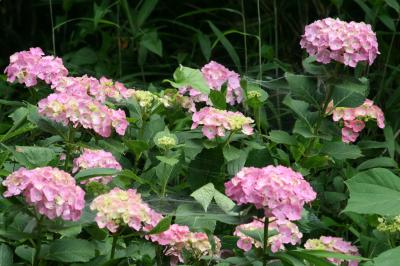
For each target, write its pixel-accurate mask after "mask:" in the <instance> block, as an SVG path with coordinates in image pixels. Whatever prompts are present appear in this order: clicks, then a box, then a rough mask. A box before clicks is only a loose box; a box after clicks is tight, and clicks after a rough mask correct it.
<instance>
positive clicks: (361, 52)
mask: <svg viewBox="0 0 400 266" xmlns="http://www.w3.org/2000/svg"><path fill="white" fill-rule="evenodd" d="M300 45H301V47H302V48H305V49H306V50H307V52H308V53H309V54H310V55H315V56H316V58H317V61H318V62H321V63H323V64H327V63H329V62H331V60H335V61H338V62H341V63H343V64H345V65H348V66H350V67H355V66H356V65H357V63H358V62H360V61H367V62H368V63H369V64H370V65H371V64H372V63H373V62H374V60H375V58H376V56H377V55H378V54H379V51H378V42H377V39H376V35H375V32H373V31H372V29H371V25H369V24H365V23H364V22H360V23H357V22H354V21H352V22H349V23H348V22H345V21H341V20H339V19H333V18H325V19H322V20H317V21H315V22H313V23H311V24H310V25H307V26H306V27H305V32H304V35H303V36H302V39H301V41H300Z"/></svg>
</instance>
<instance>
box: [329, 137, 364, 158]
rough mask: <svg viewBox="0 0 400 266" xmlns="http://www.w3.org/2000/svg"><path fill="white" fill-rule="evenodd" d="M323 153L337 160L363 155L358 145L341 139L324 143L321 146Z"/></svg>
mask: <svg viewBox="0 0 400 266" xmlns="http://www.w3.org/2000/svg"><path fill="white" fill-rule="evenodd" d="M321 153H324V154H327V155H329V156H331V157H332V158H334V159H337V160H345V159H356V158H359V157H361V156H363V155H362V153H361V150H360V148H359V147H358V146H356V145H349V144H346V143H343V142H341V141H336V142H326V143H324V144H323V145H322V147H321Z"/></svg>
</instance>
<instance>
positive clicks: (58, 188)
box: [3, 167, 85, 221]
mask: <svg viewBox="0 0 400 266" xmlns="http://www.w3.org/2000/svg"><path fill="white" fill-rule="evenodd" d="M3 185H4V186H6V187H7V191H6V192H5V193H4V196H5V197H11V196H16V195H20V194H23V195H24V197H25V200H26V202H27V203H28V204H30V205H32V206H34V207H35V208H36V210H37V211H38V212H39V213H40V214H43V215H45V216H46V217H48V218H49V219H55V218H56V217H61V218H62V219H64V220H72V221H77V220H79V218H80V217H81V214H82V210H83V208H84V207H85V199H84V197H85V192H84V191H83V190H82V189H81V188H80V187H79V186H77V185H76V184H75V179H74V178H73V177H72V176H71V175H70V174H68V173H66V172H64V171H61V170H59V169H57V168H52V167H42V168H36V169H33V170H27V169H25V168H20V169H18V170H17V171H15V172H14V173H12V174H11V175H9V176H8V177H7V178H6V179H5V180H4V181H3Z"/></svg>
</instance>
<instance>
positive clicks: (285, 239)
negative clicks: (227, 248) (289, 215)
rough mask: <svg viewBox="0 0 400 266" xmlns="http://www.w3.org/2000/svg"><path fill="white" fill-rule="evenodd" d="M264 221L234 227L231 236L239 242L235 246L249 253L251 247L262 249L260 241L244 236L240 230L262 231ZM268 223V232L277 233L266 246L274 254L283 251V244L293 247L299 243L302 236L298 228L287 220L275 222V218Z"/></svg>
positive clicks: (254, 221) (269, 239)
mask: <svg viewBox="0 0 400 266" xmlns="http://www.w3.org/2000/svg"><path fill="white" fill-rule="evenodd" d="M264 219H265V218H264ZM264 219H262V220H257V219H254V220H253V221H252V222H251V223H248V224H241V225H238V226H237V227H236V229H235V232H234V233H233V235H235V236H238V237H239V240H238V242H237V246H238V247H239V248H241V249H243V250H244V251H249V250H250V249H251V248H252V247H253V245H254V246H255V247H257V248H262V247H263V245H262V243H261V242H260V241H257V240H255V239H254V238H251V237H249V236H247V235H245V234H244V233H242V232H241V230H245V231H254V230H259V229H264ZM269 221H270V222H269V224H268V228H269V230H276V231H277V232H278V234H276V235H273V236H271V237H269V238H268V245H269V246H271V251H272V252H274V253H275V252H278V251H279V250H284V249H285V246H284V244H292V245H295V244H298V243H300V240H301V238H302V237H303V234H302V233H301V232H300V231H299V228H298V227H297V225H296V224H294V223H292V222H290V221H288V220H277V219H276V218H275V217H270V218H269Z"/></svg>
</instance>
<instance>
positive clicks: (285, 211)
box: [225, 165, 316, 220]
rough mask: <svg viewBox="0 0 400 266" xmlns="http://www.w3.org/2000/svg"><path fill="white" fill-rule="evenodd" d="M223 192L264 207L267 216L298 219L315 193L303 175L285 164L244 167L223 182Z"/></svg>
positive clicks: (239, 199)
mask: <svg viewBox="0 0 400 266" xmlns="http://www.w3.org/2000/svg"><path fill="white" fill-rule="evenodd" d="M225 193H226V195H227V196H228V197H230V198H231V199H232V200H234V201H236V202H237V203H238V204H239V205H241V204H254V205H255V207H256V208H258V209H264V211H265V215H266V216H267V217H270V216H274V217H276V218H277V219H279V220H285V219H288V220H299V219H300V218H301V211H302V210H303V206H304V204H305V203H307V202H311V201H313V200H314V199H315V197H316V193H315V192H314V190H313V189H312V187H311V186H310V184H309V183H308V182H307V181H306V180H304V178H303V176H302V175H301V174H300V173H298V172H295V171H293V170H292V169H291V168H288V167H285V166H272V165H269V166H267V167H264V168H255V167H244V168H242V170H241V171H240V172H238V173H237V174H236V176H235V177H233V178H232V179H231V180H230V181H228V182H226V183H225Z"/></svg>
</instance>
